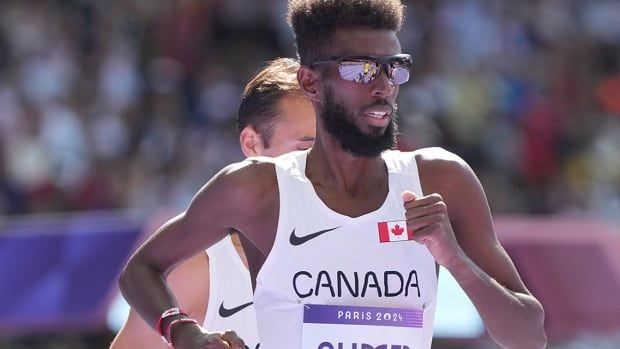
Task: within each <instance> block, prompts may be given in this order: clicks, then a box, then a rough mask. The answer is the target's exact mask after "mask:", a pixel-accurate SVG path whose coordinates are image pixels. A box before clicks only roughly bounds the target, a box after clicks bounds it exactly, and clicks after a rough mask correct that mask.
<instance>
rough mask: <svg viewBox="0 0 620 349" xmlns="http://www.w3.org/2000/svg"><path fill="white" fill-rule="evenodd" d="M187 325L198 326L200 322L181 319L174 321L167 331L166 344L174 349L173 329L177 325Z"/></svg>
mask: <svg viewBox="0 0 620 349" xmlns="http://www.w3.org/2000/svg"><path fill="white" fill-rule="evenodd" d="M187 323H192V324H196V325H198V321H196V320H194V319H192V318H189V317H187V318H180V319H175V320H172V322H171V323H170V324H169V325H168V329H167V330H166V337H165V339H166V343H168V345H170V346H171V347H172V348H173V349H174V344H172V328H173V327H174V326H175V325H178V324H187Z"/></svg>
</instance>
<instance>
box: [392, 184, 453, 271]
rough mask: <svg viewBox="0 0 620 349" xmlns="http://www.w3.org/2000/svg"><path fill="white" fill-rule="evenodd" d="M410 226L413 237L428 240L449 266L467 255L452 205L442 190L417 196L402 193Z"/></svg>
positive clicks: (438, 257) (438, 259)
mask: <svg viewBox="0 0 620 349" xmlns="http://www.w3.org/2000/svg"><path fill="white" fill-rule="evenodd" d="M402 198H403V205H404V207H405V211H406V212H405V216H406V217H407V228H408V229H411V230H412V231H413V239H414V240H415V241H417V242H419V243H421V244H424V245H425V246H426V247H427V248H428V250H429V251H430V253H431V254H432V255H433V257H434V258H435V261H436V262H437V263H438V264H440V265H443V266H449V265H450V264H451V263H452V262H455V261H457V259H458V258H461V257H462V256H463V255H464V252H463V250H462V249H461V247H460V246H459V244H458V242H457V240H456V237H455V236H454V231H453V230H452V224H450V218H449V217H448V208H447V206H446V203H445V202H444V201H443V198H442V197H441V195H439V194H436V193H434V194H430V195H427V196H421V197H416V196H415V194H414V193H412V192H410V191H405V192H403V194H402Z"/></svg>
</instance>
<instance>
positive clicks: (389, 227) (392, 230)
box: [377, 221, 413, 242]
mask: <svg viewBox="0 0 620 349" xmlns="http://www.w3.org/2000/svg"><path fill="white" fill-rule="evenodd" d="M377 226H378V228H379V241H380V242H393V241H407V240H413V231H411V230H409V229H407V221H390V222H379V223H377Z"/></svg>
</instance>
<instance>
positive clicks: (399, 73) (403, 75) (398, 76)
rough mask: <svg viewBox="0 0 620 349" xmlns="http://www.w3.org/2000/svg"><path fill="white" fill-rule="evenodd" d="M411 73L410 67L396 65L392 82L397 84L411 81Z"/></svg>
mask: <svg viewBox="0 0 620 349" xmlns="http://www.w3.org/2000/svg"><path fill="white" fill-rule="evenodd" d="M409 74H410V72H409V68H408V67H405V66H402V65H396V66H394V68H392V82H394V84H395V85H402V84H404V83H406V82H407V81H409Z"/></svg>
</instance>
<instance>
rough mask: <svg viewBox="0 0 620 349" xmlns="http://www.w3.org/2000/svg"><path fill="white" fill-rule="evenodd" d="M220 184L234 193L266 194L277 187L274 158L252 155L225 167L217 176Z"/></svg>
mask: <svg viewBox="0 0 620 349" xmlns="http://www.w3.org/2000/svg"><path fill="white" fill-rule="evenodd" d="M214 180H215V181H217V182H218V186H223V187H225V188H226V190H228V191H231V192H230V194H234V193H235V192H236V191H241V192H242V193H243V194H244V195H248V194H253V195H252V196H254V195H258V196H259V197H260V196H261V195H266V194H267V193H269V192H271V191H272V190H273V189H274V188H277V185H278V183H277V179H276V171H275V164H274V160H273V159H272V158H269V157H262V156H261V157H251V158H247V159H245V160H243V161H239V162H236V163H232V164H230V165H228V166H226V167H224V168H223V169H222V170H221V171H220V172H219V173H218V174H217V175H216V176H215V177H214Z"/></svg>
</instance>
